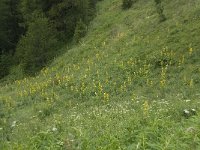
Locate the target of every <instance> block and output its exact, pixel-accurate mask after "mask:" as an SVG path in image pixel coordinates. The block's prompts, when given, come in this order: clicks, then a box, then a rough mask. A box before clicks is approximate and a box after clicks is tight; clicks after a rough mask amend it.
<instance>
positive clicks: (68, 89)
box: [0, 0, 200, 150]
mask: <svg viewBox="0 0 200 150" xmlns="http://www.w3.org/2000/svg"><path fill="white" fill-rule="evenodd" d="M163 7H164V13H165V16H166V20H165V21H164V22H159V16H158V13H157V11H156V7H155V3H154V1H153V0H149V1H146V0H141V1H137V2H136V3H134V5H133V6H132V8H130V9H129V10H122V8H121V1H120V0H109V1H108V0H107V1H106V0H105V1H101V2H100V3H99V4H98V13H97V16H96V18H95V19H94V20H93V21H92V23H91V24H90V26H89V31H88V34H87V36H86V37H85V38H84V39H82V41H81V42H80V43H79V45H75V46H74V47H73V48H71V49H70V50H68V51H66V53H65V54H64V55H63V56H61V57H59V58H57V59H56V60H55V61H54V62H53V63H52V64H51V65H50V66H49V67H47V68H44V69H43V70H42V71H41V73H40V74H39V75H38V76H36V77H32V78H25V79H23V80H19V81H15V82H14V83H12V84H7V85H2V86H1V87H0V110H1V111H0V117H1V118H0V138H1V140H0V149H86V150H88V149H91V150H93V149H109V150H110V149H113V150H115V149H186V150H187V149H199V148H200V134H199V131H200V127H199V125H198V124H199V119H198V111H199V110H198V107H199V105H200V103H199V98H200V93H199V92H200V80H199V79H200V78H199V75H200V65H199V64H200V63H199V62H200V58H199V54H200V49H199V47H200V44H199V39H200V22H199V19H200V15H199V14H200V13H199V12H200V0H196V1H192V0H191V1H185V0H183V1H181V2H180V1H178V0H175V1H171V2H168V1H167V0H163ZM63 50H65V48H63Z"/></svg>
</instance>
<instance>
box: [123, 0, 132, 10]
mask: <svg viewBox="0 0 200 150" xmlns="http://www.w3.org/2000/svg"><path fill="white" fill-rule="evenodd" d="M132 5H133V0H123V1H122V8H123V9H129V8H131V6H132Z"/></svg>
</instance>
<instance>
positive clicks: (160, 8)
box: [154, 0, 166, 22]
mask: <svg viewBox="0 0 200 150" xmlns="http://www.w3.org/2000/svg"><path fill="white" fill-rule="evenodd" d="M154 1H155V3H156V10H157V13H158V15H159V20H160V22H163V21H165V20H166V17H165V15H164V8H163V6H162V4H161V0H154Z"/></svg>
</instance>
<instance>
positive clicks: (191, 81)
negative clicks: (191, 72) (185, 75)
mask: <svg viewBox="0 0 200 150" xmlns="http://www.w3.org/2000/svg"><path fill="white" fill-rule="evenodd" d="M189 85H190V87H193V85H194V82H193V79H191V80H190V84H189Z"/></svg>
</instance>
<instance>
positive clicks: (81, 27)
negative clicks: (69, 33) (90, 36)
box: [74, 20, 87, 43]
mask: <svg viewBox="0 0 200 150" xmlns="http://www.w3.org/2000/svg"><path fill="white" fill-rule="evenodd" d="M86 32H87V26H86V25H85V24H84V23H83V21H82V20H80V21H79V22H77V25H76V29H75V33H74V42H75V43H77V42H79V40H80V39H81V38H83V37H84V36H85V35H86Z"/></svg>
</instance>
